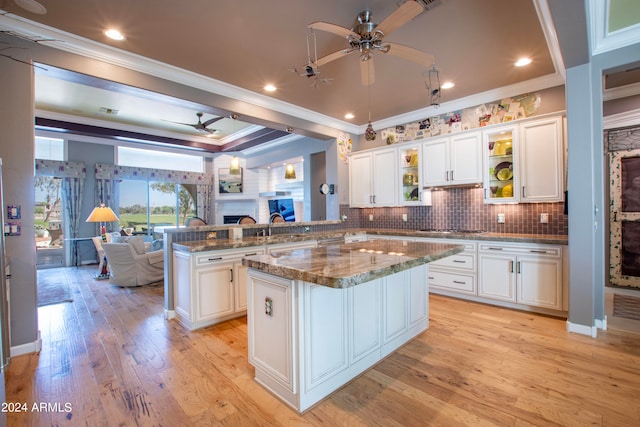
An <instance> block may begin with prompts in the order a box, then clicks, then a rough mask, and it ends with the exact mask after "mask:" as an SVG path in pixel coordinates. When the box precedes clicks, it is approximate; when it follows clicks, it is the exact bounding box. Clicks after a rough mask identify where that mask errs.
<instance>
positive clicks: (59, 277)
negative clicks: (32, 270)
mask: <svg viewBox="0 0 640 427" xmlns="http://www.w3.org/2000/svg"><path fill="white" fill-rule="evenodd" d="M72 301H73V298H71V290H70V286H69V277H68V276H67V274H66V273H65V268H47V269H44V270H38V307H42V306H45V305H51V304H59V303H63V302H72Z"/></svg>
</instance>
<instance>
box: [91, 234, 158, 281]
mask: <svg viewBox="0 0 640 427" xmlns="http://www.w3.org/2000/svg"><path fill="white" fill-rule="evenodd" d="M102 249H103V250H104V254H105V256H106V257H107V262H108V263H109V272H110V277H109V283H111V284H113V285H118V286H143V285H148V284H150V283H155V282H160V281H162V280H163V279H164V250H159V251H151V252H146V251H145V244H144V240H143V239H142V237H131V238H129V239H128V241H127V242H126V243H102Z"/></svg>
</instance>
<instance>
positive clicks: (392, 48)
mask: <svg viewBox="0 0 640 427" xmlns="http://www.w3.org/2000/svg"><path fill="white" fill-rule="evenodd" d="M387 44H388V45H389V51H388V52H387V53H390V54H392V55H394V56H397V57H398V58H402V59H406V60H408V61H412V62H415V63H417V64H420V65H422V66H424V67H427V68H430V67H432V66H433V65H434V64H435V62H436V57H435V56H433V55H431V54H430V53H426V52H423V51H421V50H418V49H414V48H412V47H409V46H405V45H403V44H398V43H387Z"/></svg>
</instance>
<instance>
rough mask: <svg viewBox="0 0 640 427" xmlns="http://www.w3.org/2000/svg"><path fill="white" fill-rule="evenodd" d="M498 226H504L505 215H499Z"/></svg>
mask: <svg viewBox="0 0 640 427" xmlns="http://www.w3.org/2000/svg"><path fill="white" fill-rule="evenodd" d="M498 224H504V214H503V213H499V214H498Z"/></svg>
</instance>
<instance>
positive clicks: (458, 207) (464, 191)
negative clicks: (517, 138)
mask: <svg viewBox="0 0 640 427" xmlns="http://www.w3.org/2000/svg"><path fill="white" fill-rule="evenodd" d="M482 191H483V190H482V188H452V189H447V190H441V191H433V192H432V201H433V204H432V206H411V207H394V208H365V209H356V208H354V209H351V208H349V207H348V206H346V205H343V206H341V207H340V214H341V215H346V216H347V221H346V224H345V225H346V226H347V227H354V228H394V229H406V230H421V229H455V230H484V231H489V232H494V233H522V234H553V235H567V234H568V233H569V226H568V217H567V215H564V203H521V204H501V205H490V204H485V203H483V193H482ZM545 212H546V213H548V214H549V223H547V224H540V221H539V216H540V214H541V213H545ZM404 213H406V214H407V222H404V221H403V220H402V214H404ZM498 213H504V214H505V219H506V220H505V223H504V224H498V222H497V216H498ZM369 215H373V221H369Z"/></svg>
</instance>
